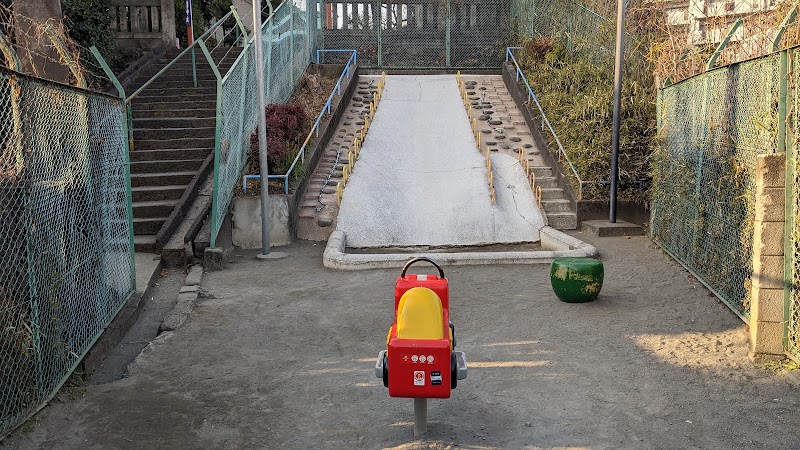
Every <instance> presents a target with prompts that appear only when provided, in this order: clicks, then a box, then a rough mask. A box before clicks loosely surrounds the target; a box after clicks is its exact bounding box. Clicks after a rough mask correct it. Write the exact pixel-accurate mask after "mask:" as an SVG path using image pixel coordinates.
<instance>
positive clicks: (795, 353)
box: [784, 48, 800, 362]
mask: <svg viewBox="0 0 800 450" xmlns="http://www.w3.org/2000/svg"><path fill="white" fill-rule="evenodd" d="M787 53H788V55H791V57H792V58H791V61H792V65H791V66H790V67H791V77H790V78H791V81H792V82H791V83H788V85H789V87H790V88H791V89H792V92H791V95H790V96H789V97H790V99H791V100H792V103H793V104H794V108H792V109H793V110H794V109H796V108H797V107H798V105H800V49H797V48H795V49H793V50H789V51H788V52H787ZM788 55H787V56H788ZM789 123H790V124H791V125H792V126H791V128H792V129H791V131H790V133H789V136H791V138H790V139H788V145H787V146H786V151H787V155H786V167H787V170H786V174H787V179H786V189H787V196H786V199H787V205H786V207H787V208H786V211H787V213H788V214H787V217H786V231H787V232H786V238H787V239H788V242H786V246H785V247H784V248H785V252H786V254H785V255H784V257H785V258H786V264H785V265H784V268H785V271H786V273H785V274H784V277H785V278H786V299H785V300H786V308H785V314H784V315H785V318H786V330H785V333H786V335H785V339H786V351H787V353H788V354H789V355H791V356H792V357H793V358H794V359H795V360H797V361H798V362H800V214H798V211H800V167H799V166H798V163H799V162H800V156H799V155H800V140H798V136H799V135H798V131H800V114H798V112H797V111H796V110H795V111H793V113H792V114H791V117H790V119H789Z"/></svg>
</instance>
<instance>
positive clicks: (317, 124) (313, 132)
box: [242, 50, 358, 194]
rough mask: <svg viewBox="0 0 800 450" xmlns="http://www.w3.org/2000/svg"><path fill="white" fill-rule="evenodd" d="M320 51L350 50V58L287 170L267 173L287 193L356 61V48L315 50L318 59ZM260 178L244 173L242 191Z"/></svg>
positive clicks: (268, 177)
mask: <svg viewBox="0 0 800 450" xmlns="http://www.w3.org/2000/svg"><path fill="white" fill-rule="evenodd" d="M320 52H350V53H351V54H350V58H349V59H348V60H347V63H346V64H345V66H344V69H343V70H342V74H341V75H339V79H338V80H337V81H336V86H334V87H333V89H332V90H331V94H330V95H329V96H328V100H327V101H326V102H325V105H324V106H323V107H322V111H320V113H319V116H317V121H316V122H314V126H313V127H312V128H311V131H310V132H309V133H308V136H307V137H306V140H305V142H303V145H302V147H300V151H298V152H297V155H296V156H295V157H294V161H293V162H292V165H291V166H289V170H287V171H286V173H285V174H283V175H275V174H273V175H267V179H277V180H280V179H282V180H283V192H284V193H285V194H289V177H290V176H291V175H292V171H293V170H294V168H295V166H296V165H297V161H298V160H299V161H300V162H301V164H304V163H305V154H306V147H307V146H308V144H309V143H310V142H311V137H312V136H317V137H318V136H319V127H320V123H322V119H323V117H324V116H325V114H326V113H327V114H330V113H331V105H332V103H333V97H334V95H342V81H344V79H345V78H347V79H349V78H350V77H351V76H352V71H353V68H354V67H355V66H356V64H357V62H358V57H357V52H356V50H317V60H318V61H319V55H320ZM258 179H261V175H245V176H243V177H242V191H243V192H247V181H248V180H258Z"/></svg>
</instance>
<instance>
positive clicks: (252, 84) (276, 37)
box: [211, 1, 318, 247]
mask: <svg viewBox="0 0 800 450" xmlns="http://www.w3.org/2000/svg"><path fill="white" fill-rule="evenodd" d="M317 9H318V8H316V6H315V2H313V1H310V2H299V3H297V4H293V3H292V2H284V3H282V4H281V6H279V7H278V8H277V9H276V10H275V12H274V13H273V14H272V15H271V16H270V18H269V19H268V20H267V21H266V22H264V25H263V28H262V32H261V35H262V38H263V41H262V43H263V47H264V49H263V54H264V74H265V80H264V83H265V92H266V103H267V104H270V103H284V102H286V101H287V100H288V99H289V97H290V96H291V95H292V91H293V90H294V87H295V85H296V84H297V81H298V80H299V79H300V77H301V76H302V75H303V72H304V71H305V69H306V67H307V66H308V64H309V63H310V62H311V53H312V52H313V50H314V49H315V48H316V40H317V39H316V38H317V33H316V25H315V23H314V18H315V17H314V14H313V13H314V11H316V10H317ZM254 50H255V46H254V45H253V42H252V39H251V40H250V41H249V42H248V44H247V45H246V47H245V49H244V50H243V51H242V53H241V55H240V56H239V59H238V60H237V61H236V62H235V63H234V64H233V66H231V68H230V70H229V71H228V73H227V74H223V75H224V77H223V78H222V88H221V92H220V94H219V97H218V105H217V108H218V111H217V129H218V130H219V133H218V135H217V138H216V144H215V155H214V195H213V200H212V201H213V204H212V213H211V246H212V247H213V246H215V245H216V238H217V235H218V234H219V230H220V227H221V226H222V223H223V221H224V219H225V215H226V214H227V211H228V208H229V207H230V204H231V201H232V199H233V194H234V190H235V188H236V186H237V184H238V183H239V180H240V179H241V175H242V170H244V166H245V163H246V162H247V153H248V151H249V149H250V137H251V135H252V134H253V133H255V131H256V127H257V125H258V87H257V86H256V77H255V71H253V67H254V66H255V52H254Z"/></svg>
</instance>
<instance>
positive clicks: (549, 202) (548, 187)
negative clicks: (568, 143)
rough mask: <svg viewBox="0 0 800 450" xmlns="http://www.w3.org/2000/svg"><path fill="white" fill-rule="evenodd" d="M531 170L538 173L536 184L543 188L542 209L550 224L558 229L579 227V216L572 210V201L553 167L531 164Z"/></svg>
mask: <svg viewBox="0 0 800 450" xmlns="http://www.w3.org/2000/svg"><path fill="white" fill-rule="evenodd" d="M530 170H531V171H532V172H533V173H534V174H535V175H536V185H537V186H539V187H541V188H542V209H544V213H545V215H546V216H547V223H548V225H550V226H551V227H553V228H555V229H557V230H575V229H577V228H578V216H577V214H575V212H574V211H572V202H571V201H569V199H568V198H567V195H566V194H565V193H564V189H563V188H562V187H560V186H559V184H558V178H556V177H554V176H553V168H552V167H550V166H531V167H530Z"/></svg>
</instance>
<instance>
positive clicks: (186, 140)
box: [133, 131, 214, 152]
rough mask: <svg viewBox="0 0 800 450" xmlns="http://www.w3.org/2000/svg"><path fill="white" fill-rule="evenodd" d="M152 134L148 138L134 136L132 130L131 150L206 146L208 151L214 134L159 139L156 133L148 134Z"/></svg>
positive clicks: (211, 145) (212, 143)
mask: <svg viewBox="0 0 800 450" xmlns="http://www.w3.org/2000/svg"><path fill="white" fill-rule="evenodd" d="M146 136H152V137H151V138H150V139H145V138H141V137H137V136H136V132H135V131H134V136H133V137H134V141H133V147H134V149H135V150H133V151H136V152H138V151H140V150H162V149H175V148H207V149H208V150H209V152H210V151H213V150H214V135H213V134H211V135H210V136H201V137H197V136H187V137H179V138H166V139H159V138H158V136H156V135H149V134H147V135H146Z"/></svg>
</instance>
